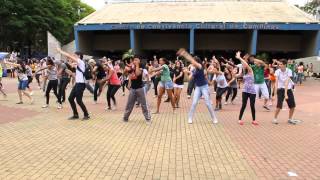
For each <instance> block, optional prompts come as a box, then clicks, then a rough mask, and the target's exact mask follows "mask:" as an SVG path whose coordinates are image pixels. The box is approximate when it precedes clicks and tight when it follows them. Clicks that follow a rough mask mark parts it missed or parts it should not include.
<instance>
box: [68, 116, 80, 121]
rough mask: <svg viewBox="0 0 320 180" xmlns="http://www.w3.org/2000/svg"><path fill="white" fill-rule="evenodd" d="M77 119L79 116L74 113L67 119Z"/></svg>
mask: <svg viewBox="0 0 320 180" xmlns="http://www.w3.org/2000/svg"><path fill="white" fill-rule="evenodd" d="M77 119H79V116H75V115H73V116H71V117H69V118H68V120H77Z"/></svg>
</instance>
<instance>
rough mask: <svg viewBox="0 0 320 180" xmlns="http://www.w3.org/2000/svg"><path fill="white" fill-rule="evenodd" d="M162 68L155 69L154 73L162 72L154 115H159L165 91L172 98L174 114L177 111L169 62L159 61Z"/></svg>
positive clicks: (163, 59) (161, 59)
mask: <svg viewBox="0 0 320 180" xmlns="http://www.w3.org/2000/svg"><path fill="white" fill-rule="evenodd" d="M159 64H160V67H158V68H155V69H153V70H152V72H160V75H161V76H160V82H159V92H158V101H157V111H156V112H155V113H154V114H158V113H159V108H160V104H161V98H162V96H163V94H164V92H165V91H167V94H168V97H169V98H170V101H171V105H172V109H173V112H174V110H175V102H174V98H173V82H172V79H171V77H170V69H169V66H168V65H167V64H169V61H168V60H167V59H165V58H160V59H159Z"/></svg>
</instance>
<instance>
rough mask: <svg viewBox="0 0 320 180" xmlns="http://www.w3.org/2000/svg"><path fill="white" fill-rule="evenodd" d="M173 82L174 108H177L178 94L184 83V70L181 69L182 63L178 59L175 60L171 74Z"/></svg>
mask: <svg viewBox="0 0 320 180" xmlns="http://www.w3.org/2000/svg"><path fill="white" fill-rule="evenodd" d="M173 82H174V85H173V87H174V98H175V103H176V104H175V105H176V108H179V102H180V95H181V91H182V89H183V84H184V72H183V69H182V63H181V62H180V61H176V63H175V67H174V76H173Z"/></svg>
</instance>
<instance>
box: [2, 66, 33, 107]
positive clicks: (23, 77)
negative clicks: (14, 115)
mask: <svg viewBox="0 0 320 180" xmlns="http://www.w3.org/2000/svg"><path fill="white" fill-rule="evenodd" d="M4 63H5V64H8V65H12V66H13V67H15V68H16V69H17V73H18V80H19V83H18V94H19V102H18V103H16V104H23V101H22V95H25V96H27V97H28V98H29V99H30V103H31V104H33V98H32V97H31V95H30V94H29V93H28V92H26V88H27V86H28V77H27V68H26V65H25V64H24V62H23V61H22V60H18V62H17V63H10V62H4Z"/></svg>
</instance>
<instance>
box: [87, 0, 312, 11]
mask: <svg viewBox="0 0 320 180" xmlns="http://www.w3.org/2000/svg"><path fill="white" fill-rule="evenodd" d="M81 1H82V2H84V3H87V4H89V5H90V6H92V7H93V8H95V9H96V10H99V9H101V8H102V7H103V6H104V4H105V0H81ZM113 1H117V0H113ZM128 1H130V0H128ZM287 1H288V2H289V3H290V4H293V5H296V4H297V5H299V6H303V5H304V4H305V3H306V2H308V1H310V0H287Z"/></svg>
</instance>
